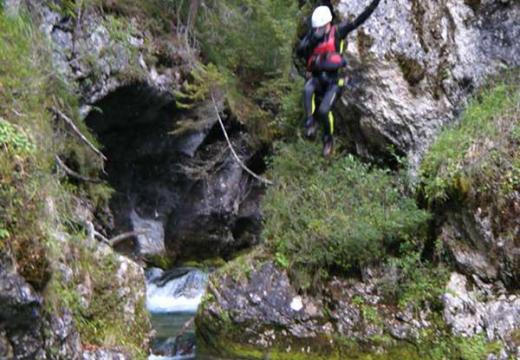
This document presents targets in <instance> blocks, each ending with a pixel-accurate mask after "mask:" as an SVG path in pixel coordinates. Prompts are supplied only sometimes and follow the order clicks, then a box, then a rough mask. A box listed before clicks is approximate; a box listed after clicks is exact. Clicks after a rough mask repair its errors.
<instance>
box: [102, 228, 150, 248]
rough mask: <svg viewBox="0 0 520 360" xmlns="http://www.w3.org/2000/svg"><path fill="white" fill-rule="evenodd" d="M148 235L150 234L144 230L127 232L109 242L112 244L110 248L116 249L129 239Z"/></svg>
mask: <svg viewBox="0 0 520 360" xmlns="http://www.w3.org/2000/svg"><path fill="white" fill-rule="evenodd" d="M147 233H148V231H147V230H143V229H139V230H135V231H129V232H125V233H122V234H119V235H117V236H115V237H113V238H112V239H110V240H108V243H109V244H110V246H112V247H114V246H116V245H117V244H119V243H120V242H121V241H123V240H126V239H128V238H131V237H133V236H137V235H144V234H147Z"/></svg>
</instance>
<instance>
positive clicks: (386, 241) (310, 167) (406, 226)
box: [263, 141, 429, 288]
mask: <svg viewBox="0 0 520 360" xmlns="http://www.w3.org/2000/svg"><path fill="white" fill-rule="evenodd" d="M318 154H319V149H318V148H317V146H314V145H310V144H308V143H305V142H302V141H297V142H296V143H294V144H289V145H283V146H279V147H278V151H277V154H276V155H275V156H274V157H273V159H272V169H271V172H272V178H273V179H275V182H276V184H275V186H274V187H272V188H270V189H268V191H267V194H266V196H265V198H264V201H263V207H264V211H265V226H264V230H263V237H264V239H265V241H266V242H267V244H268V246H269V247H270V248H271V249H272V251H273V252H274V253H279V254H283V255H284V257H285V258H287V260H288V262H289V268H290V269H291V270H292V271H293V275H294V276H295V277H298V278H300V282H301V283H300V285H301V286H302V287H304V288H305V287H308V286H311V285H312V283H313V282H314V281H316V280H319V279H321V278H323V277H324V276H326V274H327V273H329V272H330V271H341V272H346V271H349V270H352V269H359V268H360V267H362V266H364V265H366V264H369V263H373V262H380V261H382V260H383V259H384V258H385V257H386V256H388V254H390V253H392V252H393V251H395V249H398V248H399V244H400V243H401V242H403V241H410V242H414V241H420V240H421V233H422V231H423V230H424V225H425V223H426V221H427V220H428V218H429V215H428V213H427V212H425V211H423V210H419V209H418V208H417V206H416V204H415V202H414V200H413V199H411V198H409V197H408V196H406V195H405V194H404V184H403V183H402V181H401V180H400V179H399V176H396V175H394V174H391V173H389V172H388V171H386V170H382V169H377V168H370V167H369V166H368V165H366V164H363V163H361V162H359V161H358V160H356V159H355V158H354V157H352V156H346V157H343V158H336V159H334V161H333V162H332V163H328V162H327V161H326V160H324V159H322V158H321V157H320V156H319V155H318ZM295 272H296V273H299V274H294V273H295ZM302 273H303V274H304V275H303V276H302ZM305 274H306V275H305ZM309 276H310V277H309Z"/></svg>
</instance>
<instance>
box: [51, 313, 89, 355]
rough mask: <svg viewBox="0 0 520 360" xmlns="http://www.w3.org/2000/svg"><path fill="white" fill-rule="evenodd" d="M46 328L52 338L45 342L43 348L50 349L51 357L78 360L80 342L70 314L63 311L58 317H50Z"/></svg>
mask: <svg viewBox="0 0 520 360" xmlns="http://www.w3.org/2000/svg"><path fill="white" fill-rule="evenodd" d="M47 326H48V327H49V330H50V332H51V334H52V336H50V337H49V338H48V339H46V340H45V348H46V349H52V350H51V351H52V356H53V357H55V358H59V359H71V360H77V359H80V354H81V341H80V337H79V334H78V332H77V330H76V327H75V326H74V320H73V318H72V314H71V312H70V311H69V310H68V309H64V312H63V314H62V315H60V316H58V315H51V317H50V320H49V324H48V325H47Z"/></svg>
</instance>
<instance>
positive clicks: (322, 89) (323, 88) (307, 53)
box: [297, 0, 380, 138]
mask: <svg viewBox="0 0 520 360" xmlns="http://www.w3.org/2000/svg"><path fill="white" fill-rule="evenodd" d="M379 1H380V0H372V3H371V4H370V5H369V6H368V7H367V8H366V9H365V10H364V11H363V12H362V13H361V14H360V15H359V16H358V17H357V18H356V19H355V20H354V21H353V22H349V21H348V20H345V21H343V22H341V23H340V24H338V25H333V26H335V27H336V28H335V31H334V32H332V31H330V32H329V33H328V34H326V35H325V36H324V38H322V39H317V38H316V36H315V35H314V31H313V29H312V28H311V30H310V31H309V32H308V33H307V35H305V37H304V38H303V39H302V40H301V41H300V44H299V45H298V49H297V54H298V56H301V57H304V58H305V59H306V60H307V61H309V59H310V58H311V56H312V55H313V51H314V48H315V47H316V46H318V45H319V44H320V43H321V42H323V41H327V40H328V37H329V36H330V35H331V33H333V36H335V39H334V42H335V45H336V49H338V50H337V51H338V52H341V51H340V48H341V45H340V44H341V41H342V40H344V39H345V38H346V36H347V35H348V34H349V33H351V32H352V31H354V30H355V29H356V28H358V27H359V26H361V25H362V24H363V23H364V22H365V21H366V20H367V19H368V18H369V17H370V15H372V13H373V12H374V10H375V9H376V7H377V6H378V5H379ZM345 65H346V63H342V64H339V65H338V64H337V62H330V61H328V60H327V58H326V57H324V58H321V59H316V60H315V61H311V64H309V69H308V70H310V71H311V73H312V77H311V78H310V79H309V80H308V81H307V83H306V84H305V90H304V108H305V116H306V119H308V118H310V117H311V116H315V118H316V120H318V121H322V122H324V123H325V134H324V137H325V138H326V137H331V136H332V134H333V132H334V120H333V117H332V116H331V115H329V112H330V110H331V108H332V106H333V105H334V103H335V101H336V100H337V98H338V97H339V95H340V94H341V90H342V87H343V86H342V84H341V83H339V80H340V79H339V73H340V69H341V68H344V66H345ZM314 94H317V95H319V96H320V97H321V98H322V100H321V102H320V106H319V107H318V109H316V111H315V112H314V114H313V99H312V97H313V95H314ZM331 114H332V113H331Z"/></svg>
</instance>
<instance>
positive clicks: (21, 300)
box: [0, 264, 42, 329]
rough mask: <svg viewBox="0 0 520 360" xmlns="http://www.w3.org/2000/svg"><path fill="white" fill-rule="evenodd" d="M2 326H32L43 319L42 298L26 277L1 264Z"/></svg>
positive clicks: (0, 318) (0, 312) (0, 317)
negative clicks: (5, 268)
mask: <svg viewBox="0 0 520 360" xmlns="http://www.w3.org/2000/svg"><path fill="white" fill-rule="evenodd" d="M0 304H2V306H1V307H0V327H3V328H6V329H18V328H30V327H32V326H33V325H34V324H35V323H38V322H39V321H40V319H41V314H40V307H41V304H42V298H41V297H40V296H39V295H38V294H37V293H36V292H35V291H34V289H33V288H32V287H31V285H29V284H28V283H27V282H26V281H25V279H24V278H23V277H21V276H19V275H18V274H16V273H13V272H7V271H5V270H3V269H2V268H1V264H0Z"/></svg>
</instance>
